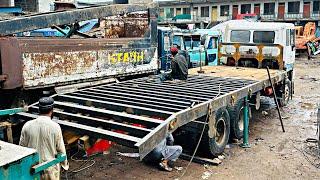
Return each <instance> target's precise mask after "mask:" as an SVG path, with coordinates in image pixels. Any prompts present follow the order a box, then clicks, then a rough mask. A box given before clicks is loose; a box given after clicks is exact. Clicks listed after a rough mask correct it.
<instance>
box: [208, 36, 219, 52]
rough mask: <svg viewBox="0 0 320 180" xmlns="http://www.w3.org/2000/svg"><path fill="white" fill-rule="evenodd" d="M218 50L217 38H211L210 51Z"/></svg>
mask: <svg viewBox="0 0 320 180" xmlns="http://www.w3.org/2000/svg"><path fill="white" fill-rule="evenodd" d="M216 48H217V38H216V37H211V38H210V40H209V43H208V49H216Z"/></svg>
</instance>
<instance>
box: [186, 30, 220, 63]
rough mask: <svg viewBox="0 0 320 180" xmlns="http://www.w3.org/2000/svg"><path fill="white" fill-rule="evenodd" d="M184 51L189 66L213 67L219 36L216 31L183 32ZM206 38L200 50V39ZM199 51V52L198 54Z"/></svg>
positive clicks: (215, 60) (215, 61)
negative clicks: (187, 54) (188, 60)
mask: <svg viewBox="0 0 320 180" xmlns="http://www.w3.org/2000/svg"><path fill="white" fill-rule="evenodd" d="M182 33H183V37H184V41H185V44H186V50H187V51H188V53H189V57H190V66H191V67H198V66H199V65H200V62H201V63H202V65H209V66H215V65H217V62H218V44H219V42H220V41H221V38H220V37H221V36H220V33H219V32H218V31H213V30H210V29H196V30H188V31H183V32H182ZM203 36H206V42H205V44H204V47H203V49H201V39H202V37H203ZM200 51H201V52H200Z"/></svg>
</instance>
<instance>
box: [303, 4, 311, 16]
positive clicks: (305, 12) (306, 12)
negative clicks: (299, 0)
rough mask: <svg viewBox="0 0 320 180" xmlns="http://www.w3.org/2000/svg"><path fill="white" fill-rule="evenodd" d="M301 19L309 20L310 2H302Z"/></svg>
mask: <svg viewBox="0 0 320 180" xmlns="http://www.w3.org/2000/svg"><path fill="white" fill-rule="evenodd" d="M303 17H304V18H310V2H303Z"/></svg>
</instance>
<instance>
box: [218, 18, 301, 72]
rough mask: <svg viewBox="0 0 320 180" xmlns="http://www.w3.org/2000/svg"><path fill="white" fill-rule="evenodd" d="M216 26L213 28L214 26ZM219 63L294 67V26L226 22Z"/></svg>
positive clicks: (282, 67) (288, 69) (288, 68)
mask: <svg viewBox="0 0 320 180" xmlns="http://www.w3.org/2000/svg"><path fill="white" fill-rule="evenodd" d="M214 28H215V27H214ZM219 29H220V30H221V32H222V34H223V39H224V41H223V43H221V45H220V46H221V54H220V55H221V59H220V62H221V63H222V64H226V65H237V66H245V67H255V68H265V67H266V66H269V68H272V69H284V70H286V71H292V70H293V64H294V61H295V29H294V25H293V24H290V23H266V22H248V21H245V20H242V21H241V22H239V21H229V22H225V23H224V24H223V26H221V25H220V26H219Z"/></svg>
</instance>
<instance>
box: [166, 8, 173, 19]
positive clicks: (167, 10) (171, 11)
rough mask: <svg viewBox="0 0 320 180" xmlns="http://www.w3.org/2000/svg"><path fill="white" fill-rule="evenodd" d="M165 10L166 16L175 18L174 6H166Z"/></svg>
mask: <svg viewBox="0 0 320 180" xmlns="http://www.w3.org/2000/svg"><path fill="white" fill-rule="evenodd" d="M164 12H165V14H166V18H173V16H174V8H165V9H164Z"/></svg>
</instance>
